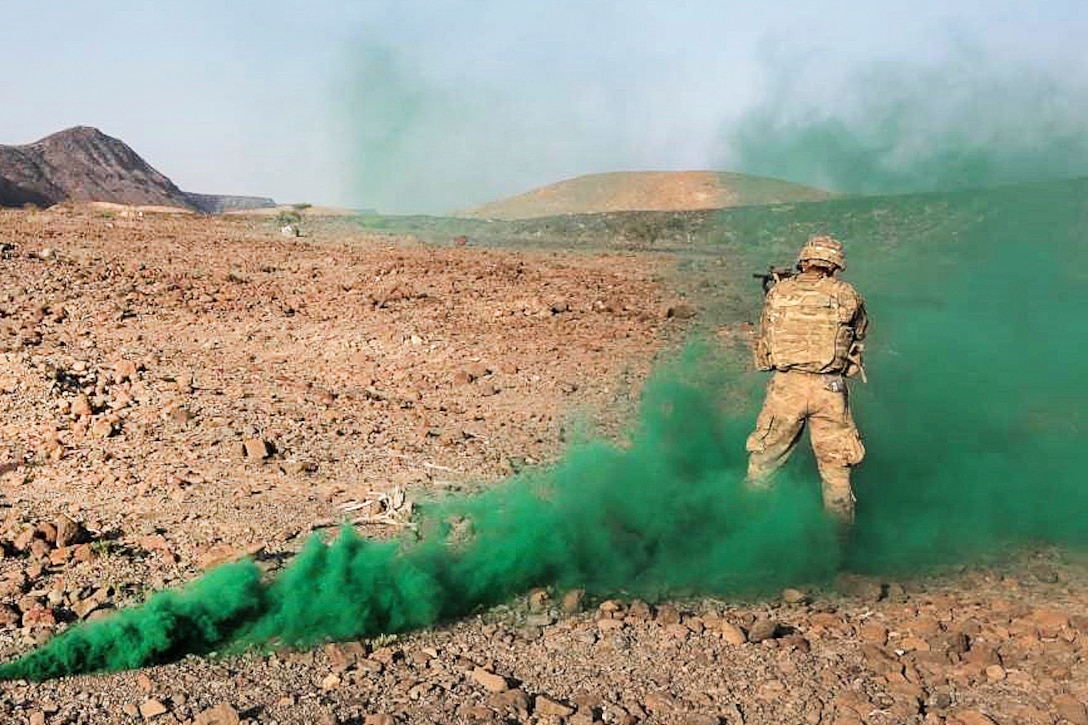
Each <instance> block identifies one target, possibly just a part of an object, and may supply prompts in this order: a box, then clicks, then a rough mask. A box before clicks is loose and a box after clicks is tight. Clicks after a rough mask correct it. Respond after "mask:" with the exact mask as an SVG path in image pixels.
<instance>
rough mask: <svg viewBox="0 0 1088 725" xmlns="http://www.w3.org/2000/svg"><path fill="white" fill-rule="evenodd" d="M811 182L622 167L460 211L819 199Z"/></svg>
mask: <svg viewBox="0 0 1088 725" xmlns="http://www.w3.org/2000/svg"><path fill="white" fill-rule="evenodd" d="M830 196H831V194H830V193H829V192H826V191H823V190H822V189H816V188H813V187H811V186H802V185H800V184H792V183H790V182H788V181H782V180H780V179H768V178H764V177H760V176H748V175H746V174H731V173H725V172H720V171H629V172H628V171H618V172H612V173H606V174H590V175H588V176H579V177H577V178H574V179H568V180H566V181H561V182H559V183H557V184H551V185H550V186H543V187H541V188H539V189H534V190H532V191H529V192H526V193H524V194H520V195H518V196H514V197H510V198H508V199H502V200H500V201H495V202H491V203H488V204H484V205H483V206H479V207H476V208H475V209H469V210H466V211H462V212H458V213H457V214H456V215H457V216H464V217H475V218H489V219H531V218H533V217H546V216H558V215H562V214H593V213H599V212H615V211H687V210H694V209H721V208H724V207H731V206H750V205H755V204H775V203H782V202H793V201H821V200H823V199H827V198H828V197H830Z"/></svg>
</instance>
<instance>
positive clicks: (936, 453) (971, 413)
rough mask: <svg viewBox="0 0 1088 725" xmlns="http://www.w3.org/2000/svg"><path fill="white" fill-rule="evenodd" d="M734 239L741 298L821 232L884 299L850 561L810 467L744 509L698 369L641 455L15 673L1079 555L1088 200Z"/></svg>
mask: <svg viewBox="0 0 1088 725" xmlns="http://www.w3.org/2000/svg"><path fill="white" fill-rule="evenodd" d="M878 118H879V114H878ZM1039 148H1040V149H1042V150H1043V154H1042V156H1041V157H1040V159H1042V160H1035V161H1032V162H1031V163H1030V164H1027V165H1026V166H1024V168H1029V169H1043V168H1045V159H1047V158H1049V156H1048V154H1049V153H1050V152H1049V151H1048V149H1051V148H1052V147H1051V146H1048V145H1047V144H1042V145H1040V147H1039ZM1016 156H1017V154H1012V155H1010V156H1008V158H1013V157H1016ZM959 157H960V156H958V155H953V156H952V158H959ZM930 158H931V160H932V159H933V158H936V157H935V156H931V157H930ZM803 160H804V157H803V158H802V161H803ZM954 168H956V167H955V165H953V170H954ZM862 170H863V171H864V167H863V169H862ZM1057 171H1058V172H1060V173H1064V167H1058V169H1057ZM866 173H868V172H866ZM843 178H847V177H845V176H844V177H843ZM851 178H858V179H864V178H872V179H874V181H873V182H872V183H874V184H877V183H884V182H882V181H881V179H882V177H881V176H880V175H879V174H877V175H876V176H874V177H866V175H865V173H861V174H859V175H858V176H857V177H851ZM896 178H913V177H910V176H909V175H908V177H896ZM935 178H941V179H949V178H956V176H955V174H954V173H953V171H948V173H938V174H936V176H935ZM972 178H977V177H972ZM987 178H990V179H993V178H998V177H993V176H988V177H987ZM717 222H718V225H717V230H718V231H717V233H718V235H719V237H718V239H719V241H720V244H721V246H722V249H723V252H727V253H728V254H729V255H730V257H731V259H734V260H740V261H742V262H743V264H742V265H739V266H738V267H736V268H735V271H734V272H732V274H734V275H737V277H738V278H739V276H740V275H742V274H743V270H744V268H745V267H746V266H747V265H748V264H752V265H753V267H754V266H755V264H756V255H758V257H759V263H760V265H765V264H766V263H767V261H768V258H772V259H775V260H776V261H777V260H778V259H783V258H788V256H792V255H793V254H794V253H795V251H796V249H797V247H798V245H799V244H800V243H801V242H802V241H803V240H804V238H805V237H806V236H807V235H808V234H809V233H812V232H815V231H823V232H830V233H832V234H835V235H837V236H839V237H840V238H842V239H843V240H844V242H845V243H846V246H847V250H848V255H849V259H850V274H849V276H850V278H851V279H852V280H854V281H855V282H857V284H858V286H859V288H860V289H861V290H862V291H863V292H864V293H865V294H866V295H867V297H868V300H869V307H870V312H871V314H872V317H873V320H874V333H873V335H874V336H873V339H872V343H871V344H872V347H871V356H870V360H869V362H870V377H871V383H870V384H869V385H867V386H863V387H860V388H858V389H856V393H857V395H856V413H857V417H858V419H859V423H860V426H861V428H862V431H863V433H864V434H865V437H866V444H867V447H868V449H869V456H868V458H867V460H866V461H865V463H864V464H863V466H862V467H861V469H860V470H859V471H858V474H857V477H856V481H857V493H858V499H859V501H858V510H857V516H858V520H857V526H856V529H855V535H854V539H853V541H852V542H851V543H850V545H849V546H848V547H847V548H846V549H845V551H840V550H839V548H838V547H837V546H836V544H835V540H834V536H833V535H832V528H831V525H830V523H829V522H828V521H827V520H826V518H825V517H824V516H823V514H822V512H821V511H820V507H819V501H818V495H817V488H818V484H817V483H816V477H815V473H814V470H813V466H812V462H811V458H810V457H809V456H807V455H800V456H798V458H797V459H796V460H795V461H794V462H793V465H792V467H791V468H790V470H789V471H788V472H787V475H786V476H785V477H784V478H783V480H781V481H780V482H779V485H778V486H777V488H775V489H774V490H773V491H771V492H770V493H769V494H767V495H752V494H750V493H748V492H746V491H745V490H744V489H743V487H742V486H741V483H740V481H741V479H742V476H743V470H744V465H745V454H744V450H743V443H744V437H745V435H746V434H747V432H748V430H749V428H750V426H751V422H752V418H753V415H754V407H755V401H754V400H752V401H750V402H749V404H748V405H746V406H743V410H740V411H738V410H737V409H736V408H735V407H734V408H729V409H726V408H724V407H723V406H722V405H720V404H719V403H718V402H717V401H722V400H726V399H735V398H736V397H737V395H736V393H737V392H740V393H742V394H743V393H744V392H746V390H747V380H746V378H745V377H744V376H742V375H740V374H739V373H737V372H736V371H735V370H733V371H731V369H730V368H729V367H728V366H724V365H722V364H721V363H720V361H717V360H714V359H712V358H708V357H705V356H704V357H698V356H695V357H692V358H688V359H685V360H684V361H682V362H681V364H679V366H678V367H677V368H676V369H673V370H667V371H664V372H663V373H662V374H660V375H659V376H658V377H657V378H656V379H655V380H654V381H652V382H651V383H650V384H649V385H648V386H647V389H646V392H645V393H644V399H643V403H642V406H641V409H640V415H639V419H638V421H637V423H636V428H635V430H633V431H632V433H631V435H630V443H629V444H628V445H624V446H619V445H611V444H607V443H603V442H597V443H590V444H587V445H583V446H578V447H575V448H573V449H572V450H570V451H569V453H568V454H567V455H566V456H565V457H564V458H563V459H562V460H561V461H560V462H559V463H557V464H556V465H555V466H554V467H552V468H550V469H546V470H540V471H534V472H531V473H529V474H526V475H524V476H521V477H518V478H516V479H513V480H511V481H508V482H505V483H503V484H501V485H499V486H497V487H496V488H494V489H493V490H491V491H488V492H486V493H484V494H481V495H479V496H476V497H472V498H467V499H451V500H448V501H445V502H443V503H441V504H438V505H435V506H432V507H430V508H428V509H425V510H424V511H423V513H422V515H421V519H420V521H419V531H420V535H419V538H415V537H405V538H402V539H399V540H396V541H392V542H371V541H365V540H361V539H359V538H358V537H357V536H355V535H354V534H352V533H351V532H350V531H344V532H342V533H341V535H340V536H339V537H338V538H337V540H336V542H335V543H333V544H332V545H331V546H325V545H323V544H321V543H320V542H317V541H313V542H310V543H309V545H308V546H307V547H306V548H305V549H304V551H303V552H302V553H301V554H300V555H299V556H298V557H297V558H296V559H295V560H294V561H292V562H291V563H290V564H289V566H288V567H287V569H285V570H284V571H283V572H282V573H281V574H280V575H279V576H278V577H277V578H276V579H275V580H273V581H272V582H268V583H266V582H261V581H260V579H259V577H258V574H257V569H256V567H255V566H254V565H252V564H239V565H235V566H232V567H229V568H226V569H223V570H219V571H217V572H214V573H212V574H209V575H208V577H207V578H205V579H202V580H199V581H197V582H195V583H194V584H193V585H192V586H191V587H190V588H189V589H186V590H184V591H182V592H180V593H177V594H174V593H169V592H167V593H163V594H161V595H158V596H156V597H154V598H152V599H151V600H150V601H149V602H148V603H147V604H146V605H144V606H142V607H136V608H134V609H132V610H126V611H123V612H120V613H118V614H116V615H115V616H114V617H113V618H111V619H107V620H103V621H101V622H97V623H93V624H88V625H80V626H76V627H73V628H72V629H70V630H68V631H66V632H64V633H63V634H61V635H59V636H58V637H56V638H55V639H53V640H52V641H51V642H49V643H48V644H47V645H46V646H45V647H43V648H42V649H40V650H37V651H35V652H32V653H30V654H29V655H27V656H25V657H24V658H21V659H17V660H15V661H13V662H10V663H8V664H6V665H4V666H2V667H0V677H3V678H13V677H25V678H35V679H40V678H47V677H53V676H58V675H63V674H71V673H77V672H88V671H96V670H112V669H119V668H126V667H133V666H137V665H140V664H149V663H153V662H161V661H164V660H169V659H171V658H176V657H178V656H180V655H181V654H183V653H185V652H197V653H199V652H208V651H210V650H213V649H221V648H222V647H225V646H228V645H246V644H253V643H265V642H285V643H301V644H305V643H312V642H317V641H321V640H325V639H345V638H351V637H360V636H367V635H375V634H378V633H382V632H398V631H404V630H408V629H413V628H418V627H423V626H427V625H429V624H431V623H434V622H438V621H442V620H443V619H448V618H453V617H457V616H460V615H463V614H466V613H468V612H471V611H473V610H475V609H476V608H478V607H481V606H488V605H491V604H495V603H498V602H501V601H504V600H506V599H508V598H510V597H511V596H514V595H516V594H517V593H519V592H522V591H525V590H526V589H527V588H529V587H532V586H543V585H555V586H559V587H564V586H584V587H585V588H586V589H587V590H588V591H589V592H590V593H592V594H597V595H601V596H606V595H616V594H629V595H638V596H642V597H645V598H648V599H657V598H660V597H665V596H670V595H675V594H681V593H690V594H696V593H698V594H712V595H721V596H735V595H738V594H750V593H759V592H763V591H768V590H772V589H775V588H777V587H779V586H782V585H784V584H794V583H805V582H819V581H823V580H825V579H827V578H828V577H830V576H831V575H832V574H834V573H835V572H836V571H837V570H838V569H839V567H840V566H841V565H842V563H843V562H842V560H843V558H844V557H845V563H846V565H847V566H848V567H850V568H852V569H855V570H861V571H864V572H870V573H874V574H901V573H908V572H909V573H917V572H923V571H926V570H927V568H929V567H933V566H937V565H941V564H949V563H962V562H974V561H981V560H985V559H988V558H993V557H1001V556H1003V555H1005V554H1006V553H1007V552H1008V551H1009V550H1010V549H1011V548H1013V547H1018V546H1024V545H1032V544H1038V543H1045V544H1055V545H1063V546H1085V545H1088V527H1086V526H1085V525H1084V523H1083V522H1084V521H1085V520H1088V486H1084V484H1083V472H1084V471H1085V470H1086V469H1088V447H1085V446H1084V444H1083V442H1084V440H1088V435H1086V433H1088V420H1086V416H1085V412H1084V406H1083V401H1084V394H1083V381H1084V380H1085V379H1088V359H1086V358H1085V356H1084V355H1083V352H1082V351H1083V350H1084V349H1088V325H1085V324H1084V320H1085V319H1088V275H1086V273H1085V270H1086V269H1088V244H1086V241H1088V240H1086V231H1088V179H1082V180H1076V181H1065V182H1051V183H1045V184H1033V185H1025V186H1009V187H1002V188H1000V189H996V190H989V191H972V192H958V193H943V194H919V195H913V196H903V197H869V198H861V199H843V200H837V201H832V202H826V203H820V204H798V205H794V206H790V207H775V208H752V209H736V210H729V211H725V212H723V213H721V214H720V215H719V217H718V219H717ZM736 240H745V244H744V245H740V244H739V242H738V241H736ZM736 281H738V282H739V279H737V280H736ZM753 292H754V294H753V307H754V304H755V302H756V301H757V296H758V292H755V291H754V290H753ZM753 311H754V310H753ZM741 397H743V396H741Z"/></svg>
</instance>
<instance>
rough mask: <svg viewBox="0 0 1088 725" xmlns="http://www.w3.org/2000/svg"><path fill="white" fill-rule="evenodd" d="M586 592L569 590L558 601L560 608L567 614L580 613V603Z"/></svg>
mask: <svg viewBox="0 0 1088 725" xmlns="http://www.w3.org/2000/svg"><path fill="white" fill-rule="evenodd" d="M585 597H586V592H585V590H584V589H571V590H570V591H568V592H566V593H565V594H564V595H563V598H562V600H561V601H560V608H561V609H562V610H563V611H564V612H566V613H567V614H574V613H576V612H580V611H582V602H583V601H584V600H585Z"/></svg>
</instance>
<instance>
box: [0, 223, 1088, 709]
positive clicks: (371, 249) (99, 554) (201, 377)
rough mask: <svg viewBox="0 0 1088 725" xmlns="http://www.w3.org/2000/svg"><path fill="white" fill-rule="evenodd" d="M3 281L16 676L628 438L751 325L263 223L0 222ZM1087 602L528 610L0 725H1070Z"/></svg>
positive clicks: (462, 260)
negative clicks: (648, 382)
mask: <svg viewBox="0 0 1088 725" xmlns="http://www.w3.org/2000/svg"><path fill="white" fill-rule="evenodd" d="M0 250H2V259H0V267H2V269H3V277H2V279H0V349H2V355H0V406H2V407H0V412H2V419H0V424H2V426H3V428H2V433H3V437H2V439H0V442H2V446H0V466H2V471H3V473H2V476H0V516H2V526H0V545H2V548H0V553H2V554H3V557H2V558H0V655H2V656H3V657H4V658H5V659H7V658H11V657H14V656H16V655H18V654H20V653H24V652H27V651H29V650H31V649H32V648H34V647H35V646H37V645H39V644H41V643H44V642H46V641H48V640H49V639H50V637H52V636H53V635H54V634H55V633H57V632H58V631H61V630H63V629H64V628H66V627H68V626H71V625H72V624H74V623H77V622H80V621H83V620H93V619H95V618H98V617H102V616H108V614H109V612H110V611H111V610H112V609H115V608H120V607H126V606H130V605H135V604H138V603H140V602H141V601H143V600H144V599H145V598H146V597H147V595H148V594H150V593H151V592H153V591H157V590H160V589H164V588H169V587H174V586H178V585H180V584H182V583H184V582H188V581H191V580H193V579H195V578H197V577H198V576H199V575H200V573H201V572H202V571H204V570H206V569H208V568H209V567H211V566H214V565H215V564H216V563H219V562H223V561H227V560H230V559H232V558H236V557H239V556H251V557H254V558H255V559H256V560H257V561H258V562H261V563H262V565H265V566H268V567H275V566H277V565H278V563H279V562H282V561H283V560H284V559H286V558H288V557H290V556H291V555H292V554H293V553H294V552H296V551H298V549H299V548H300V547H301V545H302V543H303V541H304V539H305V538H306V537H307V536H309V535H310V534H311V533H312V532H315V531H317V532H321V531H325V530H328V529H330V528H331V527H334V526H336V525H338V524H339V523H341V522H343V521H356V522H357V526H358V528H359V530H360V532H361V533H363V534H365V535H367V536H373V537H387V536H390V535H393V534H395V533H396V532H397V531H398V530H399V528H400V527H401V526H402V525H403V523H404V521H405V520H406V516H407V511H408V510H409V509H410V506H411V505H412V503H413V502H419V501H425V500H427V499H429V498H433V497H435V496H441V495H445V494H449V493H456V492H462V491H473V490H478V489H480V488H482V487H486V486H488V485H490V484H492V483H494V482H496V481H498V480H501V479H503V478H504V477H506V476H508V475H510V474H511V473H513V472H516V471H518V470H521V469H522V468H524V467H526V466H535V465H546V464H547V463H548V462H550V461H552V460H554V459H555V458H556V457H557V456H558V455H560V453H561V452H562V450H563V446H564V443H565V441H566V440H567V438H568V436H569V435H570V432H571V431H572V430H574V428H575V427H576V426H578V425H580V424H582V423H583V422H585V421H589V422H590V423H592V424H593V425H594V426H595V427H596V429H598V430H600V431H602V432H603V434H605V435H618V434H619V432H620V431H621V430H622V426H623V421H624V420H625V418H626V417H627V416H628V415H630V413H631V410H632V406H633V401H635V400H636V399H637V397H638V392H639V390H640V387H641V385H642V384H643V382H644V381H645V379H646V377H647V375H648V374H649V372H650V370H651V369H652V367H653V365H654V363H655V361H656V360H658V359H659V358H661V357H662V356H667V355H668V353H669V351H670V350H673V349H675V348H676V347H677V346H678V345H680V343H681V342H682V341H683V340H684V339H685V337H686V336H687V335H688V334H689V333H690V332H691V331H692V330H693V329H695V328H696V327H702V328H703V329H718V330H723V331H724V333H723V334H724V335H725V336H730V335H731V334H732V332H734V331H735V332H737V334H743V330H744V329H745V326H744V322H745V320H744V316H745V315H746V314H747V313H748V312H750V309H748V308H743V309H742V308H738V307H736V306H733V307H730V306H729V304H726V303H725V302H723V299H722V298H721V297H713V296H712V295H713V294H715V293H720V292H721V291H720V290H712V289H710V288H709V286H708V285H706V284H702V283H701V282H700V280H699V279H698V278H697V275H696V276H695V277H692V276H687V277H685V276H684V275H683V274H681V272H682V271H683V270H684V269H688V270H689V271H690V269H691V264H690V260H688V259H685V258H683V257H682V256H680V255H673V254H670V253H666V252H663V251H632V250H624V249H620V248H617V249H612V250H607V251H593V250H588V249H586V250H570V249H566V250H564V249H559V248H557V247H556V246H555V245H548V246H546V247H544V246H542V247H540V248H533V247H531V246H529V245H521V246H519V247H518V248H517V249H504V248H501V247H498V246H488V247H487V248H482V247H477V246H474V245H473V244H472V241H471V240H466V243H465V244H463V245H458V244H444V245H443V244H423V243H421V242H419V241H417V240H416V239H414V238H412V237H409V236H396V235H391V234H381V233H377V232H366V231H362V230H360V229H358V228H352V227H350V225H343V224H332V225H327V226H322V225H319V224H316V223H314V224H312V225H311V226H310V227H307V228H306V229H304V236H302V237H284V236H283V235H282V234H281V233H280V229H279V227H278V226H277V225H276V224H275V223H274V221H273V220H271V219H269V218H263V217H245V216H237V217H207V218H201V217H192V216H181V215H157V214H146V215H144V216H142V217H138V216H122V215H120V214H115V213H104V212H101V211H94V210H87V209H81V208H79V207H73V206H61V207H54V208H53V209H51V210H47V211H5V212H2V213H0ZM719 263H722V262H719ZM723 263H724V264H728V263H729V262H728V260H725V261H724V262H723ZM700 269H702V268H700ZM704 281H705V280H704ZM752 292H753V293H755V288H753V290H752ZM701 295H707V296H706V297H705V298H704V296H701ZM756 301H758V300H756ZM726 302H728V300H726ZM750 302H751V300H750ZM1086 592H1088V581H1086V578H1085V562H1084V560H1083V559H1082V558H1079V559H1078V558H1077V557H1076V556H1075V555H1073V554H1070V553H1066V552H1060V551H1055V550H1049V549H1045V550H1039V551H1029V552H1025V553H1023V554H1022V555H1021V556H1019V557H1018V558H1016V559H1014V560H1010V561H1007V562H1005V563H1003V564H1002V565H1000V566H991V567H973V568H960V569H957V570H953V571H948V572H944V573H942V574H941V575H939V576H932V577H928V578H925V579H912V580H902V581H896V580H884V579H872V578H865V577H860V576H854V575H843V576H842V577H840V579H839V581H838V582H837V586H836V587H833V588H809V589H800V588H798V589H789V590H786V591H783V592H782V593H781V595H780V596H778V597H775V598H770V599H766V600H761V601H747V602H746V601H726V600H714V599H696V600H682V601H663V602H644V601H639V600H632V599H624V598H616V599H609V600H605V601H595V600H591V599H589V598H586V597H584V596H582V595H581V593H580V592H579V591H577V590H573V591H547V590H534V591H532V592H527V593H526V594H525V596H523V597H521V598H519V599H516V600H513V601H510V602H509V603H508V604H506V605H504V606H501V607H498V608H495V609H493V610H489V611H484V612H479V613H477V614H475V615H474V616H471V617H468V618H466V619H462V620H459V621H454V622H449V623H447V624H445V625H443V626H440V627H437V628H434V629H431V630H426V631H420V632H416V633H412V634H409V635H402V636H397V637H394V636H388V637H380V638H377V639H374V640H367V641H358V642H343V643H330V644H328V645H327V646H323V647H319V648H317V649H315V650H312V651H296V650H289V649H273V650H270V651H265V650H258V651H250V652H245V653H241V654H230V655H219V656H211V657H207V658H198V657H192V656H190V657H186V658H184V659H181V660H179V661H176V662H172V663H168V664H164V665H161V666H156V667H153V668H147V669H144V670H139V671H131V672H122V673H116V674H102V675H92V676H79V677H70V678H63V679H59V680H53V681H47V682H43V683H30V682H26V681H8V682H4V683H2V684H0V722H3V723H9V722H10V723H30V724H32V725H61V724H67V725H77V724H82V723H88V724H89V723H142V722H149V723H154V724H155V725H168V724H170V725H176V724H181V723H187V724H190V725H237V724H238V723H262V724H267V725H271V724H273V723H276V724H278V725H294V724H298V725H302V724H309V723H319V724H334V723H335V724H348V723H354V724H358V725H386V724H392V723H462V722H463V723H507V722H530V723H569V724H570V725H591V724H592V723H608V724H609V725H611V724H614V723H617V724H626V725H634V724H635V723H678V724H689V725H702V724H704V723H706V724H709V723H719V724H720V723H727V724H728V725H741V724H742V723H747V724H761V723H767V724H772V723H808V724H810V725H820V724H828V725H884V724H889V725H890V724H899V723H925V724H926V725H941V724H943V725H987V724H994V723H996V724H997V725H1019V724H1025V725H1035V724H1038V725H1058V724H1059V723H1072V724H1073V725H1085V724H1086V723H1088V710H1086V707H1085V703H1086V702H1088V664H1086V660H1088V596H1086V594H1085V593H1086Z"/></svg>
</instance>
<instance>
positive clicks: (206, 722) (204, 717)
mask: <svg viewBox="0 0 1088 725" xmlns="http://www.w3.org/2000/svg"><path fill="white" fill-rule="evenodd" d="M241 720H242V719H241V717H240V716H239V715H238V711H237V710H235V709H234V708H233V707H232V706H231V705H230V704H229V703H225V702H224V703H220V704H218V705H216V706H215V707H212V708H209V709H207V710H204V711H203V712H201V713H200V714H199V715H197V716H196V717H195V718H193V725H239V723H240V722H241Z"/></svg>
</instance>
